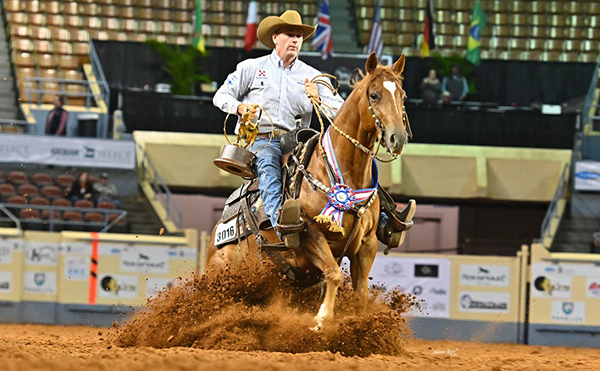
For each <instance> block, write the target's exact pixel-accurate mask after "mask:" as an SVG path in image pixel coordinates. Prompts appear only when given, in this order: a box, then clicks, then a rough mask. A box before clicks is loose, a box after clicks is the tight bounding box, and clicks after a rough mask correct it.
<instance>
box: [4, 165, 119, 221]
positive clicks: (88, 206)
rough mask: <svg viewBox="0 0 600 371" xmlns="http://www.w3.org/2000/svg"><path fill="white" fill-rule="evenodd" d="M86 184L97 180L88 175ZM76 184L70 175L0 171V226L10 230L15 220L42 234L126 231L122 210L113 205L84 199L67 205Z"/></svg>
mask: <svg viewBox="0 0 600 371" xmlns="http://www.w3.org/2000/svg"><path fill="white" fill-rule="evenodd" d="M89 180H90V183H91V184H93V183H95V182H97V181H98V178H97V177H94V176H90V178H89ZM75 181H76V178H75V176H73V175H71V174H58V175H56V176H54V177H53V176H52V175H51V174H49V173H45V172H34V173H32V174H28V173H26V172H24V171H10V172H9V173H8V174H6V176H5V175H4V174H3V173H2V172H0V208H2V209H4V210H2V211H3V212H2V213H0V214H1V215H0V225H1V226H2V227H14V226H15V224H16V220H14V219H13V218H11V217H10V215H9V214H8V213H6V211H9V212H10V213H11V214H12V216H14V217H17V218H18V220H19V222H20V223H21V227H22V228H23V229H29V230H43V231H51V232H52V231H61V230H75V231H92V232H99V231H102V230H104V229H105V227H107V226H108V225H111V224H112V225H111V228H110V229H108V231H111V232H120V233H123V232H127V231H128V222H127V219H126V218H125V215H126V213H125V212H124V210H119V209H117V206H116V205H115V203H113V202H110V201H102V202H99V203H98V204H97V205H95V203H94V202H92V201H91V200H88V199H80V200H77V201H75V202H74V203H73V202H71V200H70V199H69V194H70V189H71V186H72V184H73V183H74V182H75Z"/></svg>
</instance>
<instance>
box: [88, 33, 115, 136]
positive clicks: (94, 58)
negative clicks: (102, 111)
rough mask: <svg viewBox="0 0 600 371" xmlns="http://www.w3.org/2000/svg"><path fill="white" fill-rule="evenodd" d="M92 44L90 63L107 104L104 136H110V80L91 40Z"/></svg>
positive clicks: (90, 43)
mask: <svg viewBox="0 0 600 371" xmlns="http://www.w3.org/2000/svg"><path fill="white" fill-rule="evenodd" d="M89 45H90V54H89V56H90V64H91V65H92V72H93V73H94V75H95V76H96V80H97V81H98V86H99V87H100V95H101V96H102V100H103V101H104V103H105V104H106V115H105V116H104V118H103V121H104V134H103V136H104V138H106V137H107V136H108V126H109V125H108V121H109V118H110V87H109V86H108V80H106V75H104V69H102V63H100V58H99V57H98V52H97V51H96V47H95V46H94V42H93V41H92V40H90V41H89Z"/></svg>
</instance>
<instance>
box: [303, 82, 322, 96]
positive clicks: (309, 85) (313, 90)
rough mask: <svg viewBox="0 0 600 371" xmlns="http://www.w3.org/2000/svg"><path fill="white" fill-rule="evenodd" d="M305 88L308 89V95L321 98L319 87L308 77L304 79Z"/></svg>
mask: <svg viewBox="0 0 600 371" xmlns="http://www.w3.org/2000/svg"><path fill="white" fill-rule="evenodd" d="M304 90H305V91H306V96H307V97H308V98H309V99H310V98H314V99H316V100H317V101H320V99H319V89H318V88H317V84H316V83H314V82H309V81H308V78H307V79H305V80H304Z"/></svg>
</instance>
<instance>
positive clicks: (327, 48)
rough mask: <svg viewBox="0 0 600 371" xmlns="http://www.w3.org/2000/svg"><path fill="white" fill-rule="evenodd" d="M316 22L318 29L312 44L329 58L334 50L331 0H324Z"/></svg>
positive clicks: (323, 56) (313, 47)
mask: <svg viewBox="0 0 600 371" xmlns="http://www.w3.org/2000/svg"><path fill="white" fill-rule="evenodd" d="M315 23H317V30H316V31H315V37H314V38H313V40H312V42H311V44H310V46H311V47H312V49H313V50H319V51H320V52H321V58H323V59H327V58H329V57H330V56H331V53H332V52H333V43H332V39H331V34H332V32H331V22H330V21H329V0H322V2H321V8H319V13H317V17H316V19H315Z"/></svg>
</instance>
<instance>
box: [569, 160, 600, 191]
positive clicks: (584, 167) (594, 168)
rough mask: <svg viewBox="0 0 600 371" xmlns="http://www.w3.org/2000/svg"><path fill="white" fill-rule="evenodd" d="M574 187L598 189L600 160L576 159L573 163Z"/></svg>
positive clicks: (585, 189) (586, 189)
mask: <svg viewBox="0 0 600 371" xmlns="http://www.w3.org/2000/svg"><path fill="white" fill-rule="evenodd" d="M575 189H576V190H578V191H600V162H593V161H578V162H576V163H575Z"/></svg>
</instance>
